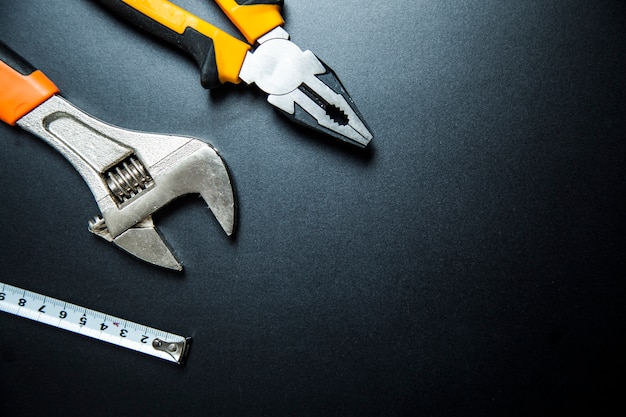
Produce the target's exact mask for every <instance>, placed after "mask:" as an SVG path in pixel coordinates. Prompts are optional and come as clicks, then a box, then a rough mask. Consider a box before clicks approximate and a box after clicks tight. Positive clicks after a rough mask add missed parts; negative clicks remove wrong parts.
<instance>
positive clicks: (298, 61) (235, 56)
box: [99, 0, 373, 147]
mask: <svg viewBox="0 0 626 417" xmlns="http://www.w3.org/2000/svg"><path fill="white" fill-rule="evenodd" d="M99 1H100V3H102V4H103V5H104V6H106V7H107V8H108V9H110V10H112V11H114V12H115V13H117V14H119V15H120V16H122V17H124V18H126V19H127V20H129V21H130V22H132V23H134V24H136V25H137V26H139V27H141V28H143V29H145V30H147V31H148V32H150V33H152V34H154V35H156V36H158V37H160V38H162V39H164V40H165V41H167V42H169V43H171V44H174V45H176V46H177V47H179V48H180V49H182V50H183V51H185V52H187V53H189V54H190V55H191V56H192V57H193V58H194V60H195V61H196V62H197V64H198V66H199V67H200V73H201V77H200V80H201V83H202V86H203V87H205V88H215V87H217V86H219V85H221V84H223V83H226V82H230V83H235V84H236V83H239V82H240V81H244V82H245V83H246V84H249V85H250V84H256V85H257V87H259V89H261V90H262V91H263V92H265V93H266V94H267V95H268V97H267V101H268V102H269V103H270V104H272V105H273V106H275V107H276V108H278V109H279V110H280V111H281V112H282V113H283V114H285V115H286V116H287V117H288V118H289V119H291V120H292V121H295V122H297V123H300V124H303V125H305V126H308V127H310V128H313V129H315V130H316V131H319V132H323V133H325V134H328V135H330V136H333V137H336V138H338V139H341V140H344V141H346V142H349V143H352V144H355V145H357V146H361V147H364V146H367V144H368V143H369V142H370V140H371V139H372V137H373V136H372V134H371V133H370V130H369V129H368V127H367V126H366V124H365V122H364V121H363V117H362V116H361V114H360V113H359V111H358V109H357V108H356V106H355V104H354V102H353V101H352V98H351V97H350V95H349V94H348V93H347V91H346V89H345V88H344V87H343V85H342V84H341V82H340V81H339V79H338V78H337V76H336V75H335V73H334V72H333V70H332V69H330V68H329V67H328V66H327V65H326V64H324V63H323V62H322V61H320V60H319V59H318V58H317V57H316V56H315V55H314V54H313V53H312V52H311V51H308V50H307V51H302V50H301V49H300V48H299V47H298V46H297V45H296V44H294V43H293V42H291V41H290V40H289V34H288V33H287V32H286V31H285V30H284V29H283V28H282V25H283V23H284V21H283V18H282V16H281V13H280V9H281V7H282V5H283V0H215V1H216V3H217V4H218V5H219V6H220V7H221V9H222V10H223V11H224V13H225V14H226V15H227V16H228V18H229V19H230V20H231V21H232V22H233V23H234V24H235V26H236V27H237V28H238V29H239V30H240V31H241V33H242V34H243V36H244V37H245V38H246V40H247V41H248V43H249V44H248V43H245V42H243V41H240V40H238V39H237V38H235V37H233V36H231V35H229V34H227V33H226V32H224V31H222V30H220V29H218V28H217V27H215V26H213V25H211V24H210V23H207V22H206V21H204V20H202V19H200V18H199V17H197V16H195V15H193V14H191V13H190V12H188V11H186V10H184V9H183V8H181V7H179V6H176V5H175V4H172V3H171V2H169V1H167V0H99ZM252 45H256V47H254V48H253V47H252Z"/></svg>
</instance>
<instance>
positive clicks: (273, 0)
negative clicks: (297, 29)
mask: <svg viewBox="0 0 626 417" xmlns="http://www.w3.org/2000/svg"><path fill="white" fill-rule="evenodd" d="M215 2H216V3H217V4H219V6H220V7H221V8H222V10H223V11H224V13H226V15H227V16H228V18H229V19H230V21H231V22H233V23H234V25H235V26H237V29H239V31H240V32H241V33H242V34H243V36H244V37H245V38H246V40H247V41H248V42H250V43H255V42H256V40H257V39H259V38H260V37H261V36H263V35H265V34H266V33H267V32H269V31H270V30H272V29H274V28H275V27H277V26H282V24H283V23H284V21H283V17H282V15H281V14H280V10H281V8H282V7H283V0H215Z"/></svg>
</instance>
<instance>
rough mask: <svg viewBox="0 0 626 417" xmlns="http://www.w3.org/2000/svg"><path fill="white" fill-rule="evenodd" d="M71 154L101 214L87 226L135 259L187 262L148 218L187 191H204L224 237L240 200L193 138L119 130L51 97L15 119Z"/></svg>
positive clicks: (214, 158) (218, 162) (212, 156)
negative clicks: (236, 201) (180, 257)
mask: <svg viewBox="0 0 626 417" xmlns="http://www.w3.org/2000/svg"><path fill="white" fill-rule="evenodd" d="M17 124H18V125H20V126H21V127H22V128H24V129H25V130H27V131H29V132H31V133H33V134H35V135H36V136H39V137H40V138H41V139H43V140H44V141H46V142H47V143H49V144H50V145H51V146H53V147H54V148H55V149H56V150H57V151H59V152H60V153H61V154H62V155H63V156H64V157H65V158H67V159H68V161H70V162H71V163H72V165H73V166H74V168H76V170H77V171H78V172H79V173H80V174H81V176H82V177H83V179H84V180H85V182H86V183H87V185H88V186H89V188H90V190H91V192H92V194H93V195H94V198H95V200H96V202H97V204H98V207H99V209H100V212H101V216H98V217H96V218H95V219H94V221H92V222H90V224H89V230H90V231H91V232H93V233H94V234H97V235H98V236H100V237H102V238H104V239H106V240H107V241H109V242H112V243H114V244H115V245H116V246H118V247H120V248H121V249H124V250H125V251H127V252H129V253H130V254H132V255H134V256H136V257H137V258H140V259H143V260H145V261H147V262H150V263H152V264H155V265H158V266H162V267H164V268H169V269H175V270H180V269H181V268H182V267H181V266H180V264H179V263H178V261H176V259H175V257H174V256H173V255H172V253H171V251H170V249H169V248H168V246H167V245H166V244H165V242H164V241H163V239H162V238H161V236H160V235H159V233H158V232H157V230H156V228H155V226H154V223H153V222H152V217H151V215H152V214H153V213H155V212H156V211H158V210H159V209H160V208H161V207H163V206H165V205H167V204H168V203H169V202H171V201H172V200H174V199H176V198H178V197H180V196H182V195H186V194H194V193H198V194H200V195H201V196H202V197H203V199H204V200H205V202H206V203H207V205H208V206H209V208H210V210H211V211H212V212H213V214H214V215H215V217H216V219H217V221H218V222H219V224H220V226H221V227H222V229H223V230H224V231H225V232H226V234H227V235H230V234H232V233H233V229H234V223H235V203H234V195H233V190H232V186H231V182H230V177H229V175H228V171H227V169H226V166H225V164H224V162H223V161H222V159H221V158H220V156H219V155H218V154H217V152H216V151H215V150H214V149H213V148H212V147H211V146H210V145H208V144H206V143H204V142H202V141H200V140H198V139H193V138H189V137H182V136H172V135H160V134H152V133H143V132H136V131H131V130H126V129H121V128H119V127H116V126H112V125H109V124H106V123H104V122H102V121H100V120H97V119H95V118H93V117H91V116H89V115H88V114H86V113H84V112H83V111H81V110H80V109H78V108H76V107H74V106H73V105H72V104H70V103H69V102H67V101H66V100H65V99H63V98H62V97H60V96H53V97H51V98H50V99H48V100H47V101H45V102H44V103H42V104H41V105H39V106H38V107H37V108H36V109H34V110H33V111H31V112H30V113H28V114H27V115H26V116H24V117H22V118H21V119H20V120H19V121H18V123H17Z"/></svg>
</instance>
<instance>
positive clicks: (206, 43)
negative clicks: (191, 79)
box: [99, 0, 250, 88]
mask: <svg viewBox="0 0 626 417" xmlns="http://www.w3.org/2000/svg"><path fill="white" fill-rule="evenodd" d="M99 1H100V3H102V4H103V5H104V6H105V7H107V8H108V9H109V10H111V11H113V12H114V13H116V14H118V15H119V16H121V17H123V18H125V19H127V20H128V21H130V22H131V23H133V24H135V25H136V26H138V27H140V28H142V29H144V30H146V31H148V32H150V33H152V34H153V35H156V36H158V37H160V38H161V39H163V40H165V41H167V42H169V43H170V44H172V45H175V46H177V47H179V48H180V49H182V50H183V51H185V52H187V53H189V54H190V55H191V56H192V57H193V58H194V60H195V61H196V62H197V63H198V66H199V67H200V81H201V83H202V86H203V87H204V88H214V87H217V86H219V85H220V84H223V83H225V82H231V83H235V84H236V83H239V81H240V80H239V70H240V69H241V65H242V64H243V61H244V59H245V56H246V53H247V52H248V50H250V46H249V45H248V44H246V43H245V42H242V41H240V40H238V39H236V38H234V37H233V36H231V35H229V34H227V33H226V32H224V31H222V30H220V29H218V28H217V27H215V26H213V25H211V24H210V23H208V22H205V21H204V20H202V19H200V18H199V17H197V16H195V15H193V14H192V13H189V12H188V11H186V10H185V9H183V8H181V7H179V6H177V5H175V4H173V3H171V2H169V1H167V0H99Z"/></svg>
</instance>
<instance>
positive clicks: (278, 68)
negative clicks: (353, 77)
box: [239, 27, 373, 146]
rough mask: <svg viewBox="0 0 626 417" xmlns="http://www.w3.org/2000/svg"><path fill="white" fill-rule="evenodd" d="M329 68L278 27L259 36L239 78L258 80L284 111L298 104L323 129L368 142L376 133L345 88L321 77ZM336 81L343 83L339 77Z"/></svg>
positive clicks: (271, 100)
mask: <svg viewBox="0 0 626 417" xmlns="http://www.w3.org/2000/svg"><path fill="white" fill-rule="evenodd" d="M328 70H329V68H328V67H326V66H325V65H324V64H323V63H322V62H321V61H320V60H319V59H318V58H317V57H316V56H315V55H314V54H313V53H312V52H311V51H308V50H307V51H302V50H301V49H300V48H299V47H298V46H297V45H296V44H294V43H293V42H291V41H290V40H289V35H288V34H287V32H285V30H284V29H283V28H281V27H278V28H276V29H274V30H272V31H271V32H269V33H268V34H266V35H265V36H263V37H262V38H260V39H259V46H258V47H257V48H256V49H255V50H254V51H253V52H248V53H247V54H246V58H245V60H244V62H243V66H242V68H241V71H240V73H239V78H241V79H242V80H243V81H244V82H246V83H248V84H253V83H254V84H256V85H257V86H258V87H259V88H260V89H261V90H262V91H264V92H265V93H267V94H268V98H267V101H268V102H269V103H270V104H272V105H273V106H275V107H277V108H278V109H280V110H282V111H283V112H285V113H287V114H290V115H295V114H296V106H299V107H300V108H301V109H302V110H304V111H305V112H306V113H307V114H309V115H310V116H312V117H313V118H314V119H315V120H316V121H317V123H318V124H319V126H321V127H322V128H323V129H322V130H324V131H331V132H333V133H334V135H333V136H336V137H338V138H341V139H343V140H345V141H347V142H350V143H354V144H356V145H358V146H366V145H367V144H368V143H369V142H370V140H371V139H372V137H373V135H372V134H371V132H370V131H369V129H368V128H367V126H366V125H365V123H364V122H363V121H362V120H361V117H360V116H359V115H358V111H357V110H356V108H353V104H352V100H351V99H350V97H349V96H348V95H347V93H346V92H345V90H343V89H342V90H343V91H342V92H338V91H335V90H334V89H332V88H330V87H329V86H328V85H327V84H326V83H324V82H323V81H322V80H321V79H320V76H322V75H325V74H327V73H328V72H329V71H328ZM332 76H333V77H335V76H334V74H332ZM335 78H336V77H335ZM337 83H338V84H339V85H340V83H339V81H338V80H337ZM337 115H340V116H341V117H337ZM306 124H307V125H310V124H309V123H306ZM311 127H315V126H311Z"/></svg>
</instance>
